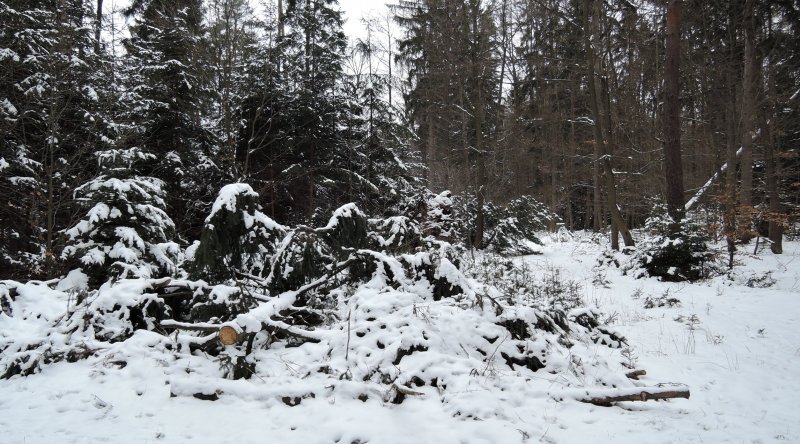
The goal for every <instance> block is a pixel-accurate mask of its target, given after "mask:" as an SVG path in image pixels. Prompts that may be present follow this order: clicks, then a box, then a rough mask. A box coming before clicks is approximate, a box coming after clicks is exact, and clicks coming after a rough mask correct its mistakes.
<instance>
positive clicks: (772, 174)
mask: <svg viewBox="0 0 800 444" xmlns="http://www.w3.org/2000/svg"><path fill="white" fill-rule="evenodd" d="M767 88H768V89H767V91H768V92H767V97H768V98H769V107H768V108H767V109H768V110H769V114H770V115H772V116H774V115H775V102H774V101H773V100H774V97H775V82H774V80H773V79H772V78H770V79H769V80H768V87H767ZM761 122H762V125H761V126H762V127H763V128H764V141H765V144H766V146H765V147H764V154H765V156H766V158H765V161H766V164H767V165H766V167H767V171H766V174H767V197H768V198H769V240H770V249H771V250H772V252H773V253H774V254H782V253H783V221H782V220H781V216H782V211H781V202H780V195H779V194H778V177H779V176H780V163H779V162H777V161H776V159H775V151H776V147H775V138H774V136H773V133H772V128H771V122H769V121H767V118H766V116H765V115H762V116H761Z"/></svg>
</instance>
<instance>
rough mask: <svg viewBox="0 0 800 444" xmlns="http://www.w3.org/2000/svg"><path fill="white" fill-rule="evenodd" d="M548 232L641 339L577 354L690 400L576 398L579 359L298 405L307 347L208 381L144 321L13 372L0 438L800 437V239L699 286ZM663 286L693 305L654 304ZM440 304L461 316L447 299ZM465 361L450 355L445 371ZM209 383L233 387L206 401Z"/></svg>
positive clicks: (351, 390)
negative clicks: (574, 366) (618, 264)
mask: <svg viewBox="0 0 800 444" xmlns="http://www.w3.org/2000/svg"><path fill="white" fill-rule="evenodd" d="M542 240H543V241H544V247H543V248H542V251H543V254H542V255H538V256H528V257H524V258H519V259H516V261H525V262H527V264H528V265H529V266H530V267H532V268H533V269H534V270H537V271H540V272H541V273H544V272H545V270H552V269H559V270H561V273H562V274H563V275H564V276H566V277H568V278H569V279H572V280H575V281H577V282H578V283H580V284H581V288H582V295H583V298H584V302H585V303H586V304H587V305H592V306H595V307H596V308H597V309H598V310H599V311H601V312H602V313H603V315H602V318H603V319H608V320H609V322H610V323H611V325H612V326H613V327H615V329H616V330H617V331H619V332H621V333H622V334H623V335H624V336H625V337H627V340H628V347H625V348H622V349H613V348H608V347H606V346H603V345H595V344H591V343H590V344H588V345H584V344H579V345H578V347H585V349H583V350H581V351H580V353H577V352H576V355H579V356H580V357H581V358H582V359H587V357H588V358H589V359H597V360H598V361H603V362H609V363H617V362H628V363H630V364H633V365H634V366H635V367H636V368H640V369H645V370H647V375H646V376H644V377H643V378H642V381H643V382H645V383H647V384H648V385H655V384H657V383H661V382H675V383H684V384H687V385H688V386H689V387H690V388H691V391H692V395H691V398H690V399H689V400H684V399H676V400H671V401H667V402H661V401H655V402H654V401H648V402H646V403H641V402H638V403H633V402H624V403H619V404H618V406H616V407H610V408H609V407H596V406H592V405H590V404H584V403H580V402H577V401H574V400H572V399H571V396H570V395H571V394H574V390H575V389H574V388H573V387H574V386H575V385H576V384H575V383H580V382H581V381H576V380H575V379H580V378H585V379H595V380H602V379H604V378H605V377H606V376H607V375H599V374H598V375H592V374H580V373H574V372H570V371H569V368H565V369H564V370H563V371H561V372H558V373H556V374H549V373H546V372H541V374H539V373H536V378H528V379H525V378H520V377H518V376H519V375H518V374H516V373H515V372H513V371H511V370H509V369H508V368H502V367H500V366H498V367H496V368H487V369H485V371H481V372H477V373H475V374H473V375H469V376H468V377H466V376H465V377H463V378H461V379H459V380H458V381H459V384H460V385H459V386H458V387H457V388H453V387H449V388H448V390H447V391H446V392H445V393H438V392H437V390H436V388H435V387H430V386H425V387H422V388H420V389H419V391H420V392H422V393H424V395H423V396H420V397H408V398H407V399H406V400H405V401H404V402H403V403H402V404H400V405H395V404H389V403H385V402H384V401H383V400H382V399H381V398H382V395H385V394H384V393H374V396H372V394H370V395H371V396H370V397H369V399H368V400H367V401H366V402H362V401H360V400H358V399H356V396H357V394H358V391H359V390H363V386H362V387H356V384H355V383H354V382H350V381H347V380H342V381H339V382H337V383H332V384H331V391H332V392H331V393H333V394H332V395H330V396H318V397H316V398H313V399H312V398H308V399H302V402H301V403H300V405H297V406H295V407H289V406H287V405H286V404H285V403H284V402H282V400H281V399H280V398H278V397H276V396H277V395H285V394H286V393H292V392H296V393H297V395H298V396H301V395H302V394H303V393H307V390H305V388H304V384H309V385H310V384H314V382H315V381H314V380H313V377H312V378H309V379H306V378H304V377H303V370H304V369H303V366H304V365H306V364H305V363H303V362H302V359H301V357H298V356H297V353H298V351H299V350H302V349H301V348H294V349H286V350H285V353H283V352H280V353H271V354H270V355H269V359H271V360H272V362H270V363H268V364H267V367H266V368H267V369H269V368H271V367H274V369H275V371H274V374H275V375H278V376H275V377H257V378H253V379H251V380H249V381H227V380H221V379H219V378H209V377H206V376H205V375H207V374H211V373H213V372H215V371H216V368H217V367H218V365H217V363H214V362H212V361H209V360H208V359H205V358H202V357H188V358H183V359H182V360H179V361H178V362H169V361H168V354H167V353H166V352H165V351H163V350H161V351H159V346H158V344H159V343H160V342H162V341H163V337H162V336H160V335H157V334H155V333H149V332H140V333H138V334H137V335H135V336H134V338H132V339H131V340H128V341H126V342H125V343H124V344H120V345H118V346H116V347H112V349H110V350H108V353H106V354H105V355H104V358H103V359H89V360H85V361H80V362H77V363H63V362H62V363H58V364H54V365H50V366H46V367H44V369H43V371H42V372H41V373H39V374H35V375H32V376H28V377H24V378H23V377H18V376H15V377H13V378H12V379H10V380H0V443H50V442H60V443H71V442H74V443H89V442H113V443H147V442H155V443H183V442H190V441H191V442H201V443H236V444H243V443H267V442H287V443H289V442H291V443H295V442H296V443H333V442H341V443H351V442H361V443H364V442H369V443H375V444H377V443H426V442H431V443H437V444H438V443H462V442H463V443H484V442H485V443H513V442H524V441H527V442H557V443H570V442H612V441H613V442H616V443H627V442H631V443H634V442H635V443H639V442H654V443H660V442H707V443H718V442H736V443H739V442H743V443H751V442H765V443H766V442H800V401H798V400H800V383H798V382H797V380H796V378H797V377H800V322H799V321H800V259H798V256H800V242H786V243H785V245H784V250H785V252H786V253H785V254H783V255H780V256H775V255H772V254H771V253H769V252H768V251H766V250H763V251H761V252H760V253H759V254H758V256H755V257H753V256H752V255H749V254H746V253H744V252H742V255H740V256H739V257H738V258H739V261H740V263H739V264H738V265H737V268H736V270H735V271H734V273H732V274H731V275H729V276H720V277H716V278H714V279H711V280H709V281H706V282H701V283H698V284H691V285H690V284H674V283H662V282H659V281H657V280H654V279H638V280H636V279H633V278H631V277H629V276H623V275H622V274H621V272H620V270H619V269H617V268H615V267H613V266H607V265H605V266H598V260H597V259H598V257H599V256H600V254H601V252H603V251H604V250H605V249H606V248H607V245H606V243H605V242H604V241H603V240H602V239H600V238H599V237H595V236H589V235H583V234H577V235H575V236H574V237H568V238H566V239H563V238H562V239H556V238H555V237H547V236H544V237H543V238H542ZM750 248H752V246H751V247H750ZM767 274H768V275H767ZM765 277H766V278H765ZM748 284H749V285H752V286H753V287H750V286H748ZM767 284H771V285H769V286H767V287H766V288H758V287H759V286H764V285H767ZM648 298H649V299H650V300H657V299H658V298H663V299H664V300H666V299H668V298H675V299H677V300H679V301H680V304H679V305H676V306H668V305H667V306H664V307H656V308H650V309H646V308H644V307H645V301H647V300H648ZM65 302H66V301H65ZM414 310H415V311H414V314H413V316H416V315H417V313H418V312H417V311H416V308H415V309H414ZM420 310H424V307H421V308H420ZM52 315H53V316H56V315H57V313H53V314H52ZM426 315H427V316H431V317H432V318H436V319H441V320H442V321H441V322H443V323H445V325H446V322H447V319H446V310H445V311H442V312H436V313H429V314H424V313H423V315H422V316H426ZM409 316H412V314H409ZM5 325H6V326H8V325H9V324H5ZM451 327H452V328H453V331H459V329H467V330H464V332H465V334H466V333H467V332H468V329H469V328H470V327H469V325H451ZM20 328H23V327H22V326H21V327H20ZM0 334H2V332H0ZM32 334H35V332H32ZM122 361H126V362H127V365H126V366H125V367H124V368H119V367H120V365H121V364H120V363H121V362H122ZM403 362H404V363H405V362H406V361H403ZM411 364H413V361H412V363H411ZM411 364H408V365H411ZM456 364H458V362H456V361H452V360H451V361H447V357H442V362H441V366H442V367H445V366H448V365H449V366H453V365H456ZM587 364H588V363H587ZM585 368H587V369H589V370H590V371H591V370H592V369H596V370H595V371H597V372H608V371H609V370H612V371H615V372H624V371H625V368H624V367H622V366H621V365H620V366H619V368H612V369H608V368H607V367H605V366H597V367H592V366H591V365H587V366H586V367H585ZM293 371H296V372H297V373H298V374H297V376H295V377H287V376H286V375H287V374H289V375H291V374H292V372H293ZM578 385H579V384H578ZM334 386H335V387H334ZM375 390H378V389H377V388H375ZM198 391H203V392H204V393H214V392H218V393H219V394H220V398H219V400H217V401H215V402H211V401H202V400H198V399H195V398H193V397H191V394H192V393H196V392H198ZM171 394H174V395H177V396H175V397H171ZM443 397H447V399H446V400H445V399H443ZM445 401H446V402H445ZM454 409H455V410H454ZM476 418H477V419H476Z"/></svg>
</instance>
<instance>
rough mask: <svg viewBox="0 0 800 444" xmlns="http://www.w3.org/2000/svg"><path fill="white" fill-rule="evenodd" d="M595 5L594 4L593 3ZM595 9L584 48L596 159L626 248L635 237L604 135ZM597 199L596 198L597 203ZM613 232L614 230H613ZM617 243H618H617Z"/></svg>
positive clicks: (587, 25) (586, 18)
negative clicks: (597, 77)
mask: <svg viewBox="0 0 800 444" xmlns="http://www.w3.org/2000/svg"><path fill="white" fill-rule="evenodd" d="M592 3H594V2H592ZM594 8H595V5H591V7H587V8H586V9H585V11H584V25H585V28H584V29H585V30H586V32H585V33H584V47H585V50H586V71H587V83H588V87H589V107H590V108H591V111H592V119H593V120H594V136H595V146H596V149H595V153H598V152H599V154H600V157H599V158H596V161H597V162H599V163H600V164H601V165H602V167H603V177H604V179H605V186H606V195H607V198H608V207H609V211H610V213H611V221H612V224H613V226H614V227H616V229H618V230H619V232H620V234H622V238H623V240H624V242H625V246H626V247H632V246H634V242H633V237H632V236H631V234H630V231H628V227H627V225H626V223H625V220H623V218H622V215H621V214H620V211H619V206H618V205H617V190H616V180H615V179H614V169H613V166H612V163H611V152H610V151H609V148H608V145H607V144H606V141H605V138H604V134H603V122H602V121H603V116H602V115H601V114H600V103H599V97H598V93H597V85H596V80H595V75H596V74H595V64H596V59H595V52H594V47H593V46H592V41H593V40H595V39H596V38H598V33H597V32H596V26H590V25H591V20H590V17H591V14H592V12H591V11H592V9H594ZM596 200H597V198H595V201H596ZM596 213H597V209H595V214H596ZM612 231H613V229H612ZM611 240H612V244H611V248H613V249H615V250H619V240H618V239H617V238H616V237H612V239H611ZM615 241H616V242H615Z"/></svg>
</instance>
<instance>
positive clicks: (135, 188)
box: [63, 149, 179, 283]
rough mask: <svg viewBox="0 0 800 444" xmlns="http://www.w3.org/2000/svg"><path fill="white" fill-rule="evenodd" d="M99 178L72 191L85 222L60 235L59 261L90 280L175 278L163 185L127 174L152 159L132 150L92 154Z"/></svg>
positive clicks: (171, 228) (173, 246) (174, 247)
mask: <svg viewBox="0 0 800 444" xmlns="http://www.w3.org/2000/svg"><path fill="white" fill-rule="evenodd" d="M97 157H98V162H99V163H100V168H101V174H100V175H99V176H98V177H96V178H94V179H92V180H90V181H89V182H87V183H85V184H83V185H82V186H80V187H79V188H78V189H77V190H76V191H75V195H76V200H77V202H78V204H79V205H81V206H83V207H84V208H87V211H86V213H85V216H84V218H83V219H82V220H81V221H79V222H78V223H76V224H75V225H74V226H73V227H71V228H69V229H68V230H66V231H65V233H66V235H67V236H68V244H67V246H66V247H65V248H64V252H63V258H64V259H67V260H70V261H75V262H76V265H78V266H80V267H81V268H83V269H84V271H85V272H86V273H87V274H88V275H89V276H90V277H91V278H92V281H93V283H99V282H103V281H105V280H106V279H108V278H126V277H129V278H133V277H146V278H150V277H159V276H166V275H170V274H173V273H175V271H176V265H175V262H176V258H177V255H178V252H179V247H178V245H177V244H176V243H174V242H172V241H171V239H172V237H173V235H174V231H175V225H174V224H173V222H172V219H171V218H170V217H169V216H168V215H167V213H166V212H165V211H164V199H163V191H162V185H163V183H162V182H161V181H160V180H158V179H155V178H152V177H146V176H136V175H134V174H132V169H131V168H132V165H133V164H135V163H136V162H138V161H141V160H147V159H149V158H151V155H148V154H145V153H142V152H140V151H139V150H137V149H131V150H108V151H103V152H100V153H98V154H97Z"/></svg>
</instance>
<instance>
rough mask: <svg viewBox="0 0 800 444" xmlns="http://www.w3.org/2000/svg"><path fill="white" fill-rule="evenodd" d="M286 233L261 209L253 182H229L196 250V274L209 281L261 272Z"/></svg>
mask: <svg viewBox="0 0 800 444" xmlns="http://www.w3.org/2000/svg"><path fill="white" fill-rule="evenodd" d="M285 233H286V228H285V227H283V226H282V225H280V224H278V223H277V222H275V221H274V220H272V219H270V218H269V217H268V216H267V215H265V214H264V213H262V212H261V205H259V203H258V193H256V192H255V191H253V188H252V187H250V185H248V184H244V183H233V184H229V185H225V186H224V187H222V189H221V190H220V191H219V194H218V195H217V199H216V200H215V201H214V205H212V207H211V214H209V216H208V217H207V218H206V220H205V225H204V227H203V231H202V233H201V235H200V243H199V245H197V247H196V249H195V250H194V252H193V265H192V275H193V276H195V277H196V278H198V279H203V280H206V281H208V282H222V281H225V280H227V279H232V278H234V277H235V272H236V271H239V272H244V273H249V274H254V275H261V273H262V272H263V271H264V269H265V267H267V266H268V265H269V259H270V258H271V257H272V255H273V254H274V252H275V248H276V245H277V243H278V242H279V241H280V240H281V239H283V236H284V235H285Z"/></svg>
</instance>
